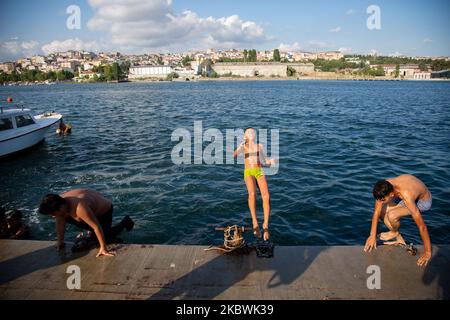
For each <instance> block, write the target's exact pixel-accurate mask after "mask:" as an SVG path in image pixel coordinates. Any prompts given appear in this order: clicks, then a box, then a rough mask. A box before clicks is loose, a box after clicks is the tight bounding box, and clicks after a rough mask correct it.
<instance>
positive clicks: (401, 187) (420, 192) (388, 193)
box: [364, 174, 432, 266]
mask: <svg viewBox="0 0 450 320" xmlns="http://www.w3.org/2000/svg"><path fill="white" fill-rule="evenodd" d="M373 196H374V198H375V209H374V213H373V218H372V227H371V231H370V235H369V238H368V239H367V241H366V245H365V247H364V251H366V252H370V251H372V249H373V248H375V249H376V247H377V240H376V236H377V226H378V220H379V219H380V218H381V219H383V221H384V224H385V225H386V227H388V229H389V230H390V231H388V232H382V233H381V234H380V239H381V240H383V241H385V242H384V244H386V245H406V243H405V241H404V240H403V237H402V235H401V234H400V232H399V229H400V218H402V217H405V216H408V215H411V216H412V218H413V219H414V222H415V223H416V225H417V227H418V228H419V232H420V236H421V237H422V241H423V246H424V253H423V255H422V256H421V257H420V258H419V260H418V261H417V265H419V266H424V265H426V264H427V263H428V261H429V260H430V259H431V242H430V236H429V235H428V230H427V226H426V225H425V222H424V220H423V218H422V213H423V212H425V211H428V210H430V208H431V203H432V196H431V193H430V191H428V188H427V187H426V186H425V184H424V183H423V182H422V181H420V180H419V179H418V178H416V177H415V176H413V175H411V174H403V175H401V176H398V177H396V178H391V179H387V180H381V181H378V182H377V183H376V184H375V186H374V188H373Z"/></svg>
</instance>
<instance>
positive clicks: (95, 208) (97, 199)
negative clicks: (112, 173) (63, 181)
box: [61, 189, 112, 216]
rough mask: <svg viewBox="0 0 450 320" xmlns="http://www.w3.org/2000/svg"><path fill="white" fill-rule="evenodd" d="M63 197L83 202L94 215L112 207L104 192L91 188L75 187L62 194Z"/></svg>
mask: <svg viewBox="0 0 450 320" xmlns="http://www.w3.org/2000/svg"><path fill="white" fill-rule="evenodd" d="M61 197H63V198H65V199H68V200H70V201H74V202H77V203H79V202H83V203H84V204H85V205H86V206H88V207H89V208H90V209H91V210H92V212H93V213H94V215H96V216H99V215H102V214H104V213H106V212H107V211H108V210H110V209H111V205H112V203H111V201H110V200H108V199H106V198H105V197H104V196H103V195H102V194H100V193H99V192H97V191H95V190H90V189H74V190H70V191H68V192H65V193H63V194H61Z"/></svg>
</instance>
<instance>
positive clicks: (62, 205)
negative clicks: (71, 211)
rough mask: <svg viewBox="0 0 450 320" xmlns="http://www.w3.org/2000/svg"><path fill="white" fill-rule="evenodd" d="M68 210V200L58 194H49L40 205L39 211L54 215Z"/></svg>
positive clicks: (62, 213)
mask: <svg viewBox="0 0 450 320" xmlns="http://www.w3.org/2000/svg"><path fill="white" fill-rule="evenodd" d="M67 211H68V205H67V200H66V199H64V198H63V197H61V196H59V195H57V194H47V195H46V196H45V197H44V198H43V199H42V201H41V204H40V205H39V213H41V214H44V215H51V216H53V217H56V216H59V215H64V214H65V213H66V212H67Z"/></svg>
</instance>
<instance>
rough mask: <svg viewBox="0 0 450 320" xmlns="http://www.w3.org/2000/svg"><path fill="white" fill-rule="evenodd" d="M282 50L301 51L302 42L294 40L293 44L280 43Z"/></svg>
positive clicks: (279, 47)
mask: <svg viewBox="0 0 450 320" xmlns="http://www.w3.org/2000/svg"><path fill="white" fill-rule="evenodd" d="M278 49H280V51H284V52H289V51H299V50H300V49H301V46H300V43H298V42H294V43H292V44H285V43H280V45H279V46H278Z"/></svg>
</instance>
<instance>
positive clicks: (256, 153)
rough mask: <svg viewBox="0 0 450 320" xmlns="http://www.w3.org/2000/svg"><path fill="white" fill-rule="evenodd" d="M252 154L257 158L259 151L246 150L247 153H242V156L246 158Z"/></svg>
mask: <svg viewBox="0 0 450 320" xmlns="http://www.w3.org/2000/svg"><path fill="white" fill-rule="evenodd" d="M253 156H256V157H258V159H259V151H256V152H247V153H245V154H244V158H245V159H247V158H249V157H253Z"/></svg>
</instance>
